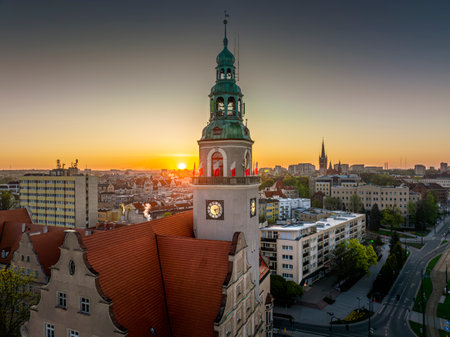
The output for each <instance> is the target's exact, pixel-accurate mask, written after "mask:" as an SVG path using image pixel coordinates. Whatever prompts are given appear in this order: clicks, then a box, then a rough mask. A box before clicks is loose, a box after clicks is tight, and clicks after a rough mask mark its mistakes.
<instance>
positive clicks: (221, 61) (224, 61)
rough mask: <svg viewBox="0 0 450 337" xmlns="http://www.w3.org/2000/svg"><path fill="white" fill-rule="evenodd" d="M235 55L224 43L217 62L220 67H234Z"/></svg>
mask: <svg viewBox="0 0 450 337" xmlns="http://www.w3.org/2000/svg"><path fill="white" fill-rule="evenodd" d="M234 60H235V59H234V55H233V54H232V53H231V52H230V51H229V50H228V48H227V46H226V43H225V41H224V48H223V50H222V51H221V52H220V53H219V55H217V58H216V62H217V65H219V66H233V65H234Z"/></svg>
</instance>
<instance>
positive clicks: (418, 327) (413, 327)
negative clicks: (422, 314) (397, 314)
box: [409, 321, 422, 336]
mask: <svg viewBox="0 0 450 337" xmlns="http://www.w3.org/2000/svg"><path fill="white" fill-rule="evenodd" d="M409 326H410V327H411V330H412V331H413V332H414V333H415V334H416V336H422V332H421V329H422V324H420V323H416V322H413V321H409Z"/></svg>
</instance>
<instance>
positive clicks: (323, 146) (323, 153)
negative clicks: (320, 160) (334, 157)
mask: <svg viewBox="0 0 450 337" xmlns="http://www.w3.org/2000/svg"><path fill="white" fill-rule="evenodd" d="M320 156H321V157H325V143H324V141H323V137H322V154H321V155H320Z"/></svg>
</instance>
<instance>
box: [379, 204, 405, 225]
mask: <svg viewBox="0 0 450 337" xmlns="http://www.w3.org/2000/svg"><path fill="white" fill-rule="evenodd" d="M382 213H383V218H382V220H381V222H382V223H383V225H385V226H389V227H391V229H394V228H398V227H400V225H401V224H403V223H404V222H405V219H404V218H403V217H402V215H401V214H400V210H399V209H398V208H397V207H395V208H386V209H385V210H383V212H382Z"/></svg>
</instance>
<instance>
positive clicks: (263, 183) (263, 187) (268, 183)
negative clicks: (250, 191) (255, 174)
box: [259, 178, 275, 190]
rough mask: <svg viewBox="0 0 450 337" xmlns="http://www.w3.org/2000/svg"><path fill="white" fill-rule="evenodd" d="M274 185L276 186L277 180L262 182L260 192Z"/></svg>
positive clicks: (269, 179)
mask: <svg viewBox="0 0 450 337" xmlns="http://www.w3.org/2000/svg"><path fill="white" fill-rule="evenodd" d="M273 184H275V180H273V179H272V178H267V179H264V178H263V180H262V182H261V185H259V190H263V189H265V188H266V187H270V186H272V185H273Z"/></svg>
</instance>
